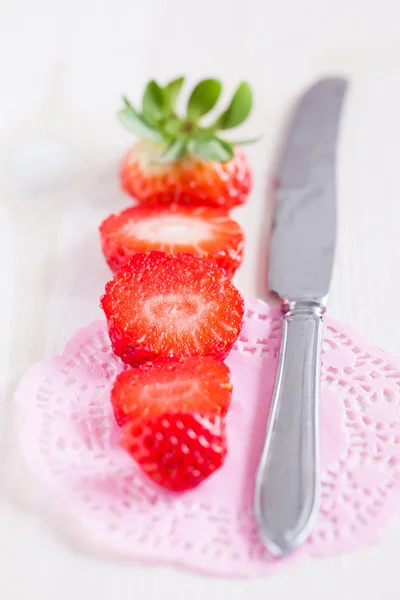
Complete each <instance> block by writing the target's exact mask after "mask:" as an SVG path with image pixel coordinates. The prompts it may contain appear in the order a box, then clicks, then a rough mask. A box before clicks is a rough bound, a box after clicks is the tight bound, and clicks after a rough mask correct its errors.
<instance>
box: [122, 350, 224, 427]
mask: <svg viewBox="0 0 400 600" xmlns="http://www.w3.org/2000/svg"><path fill="white" fill-rule="evenodd" d="M231 395H232V385H231V383H230V381H229V368H228V367H227V366H226V365H225V364H224V363H222V362H220V361H218V360H215V359H214V358H210V357H206V358H188V359H186V360H184V361H179V362H178V361H176V362H167V363H166V362H156V363H146V364H144V365H142V366H140V367H138V368H134V369H128V370H127V371H123V372H122V373H120V374H119V375H118V377H117V379H116V381H115V384H114V387H113V389H112V392H111V402H112V405H113V408H114V414H115V418H116V420H117V422H118V424H119V425H123V424H124V423H126V422H127V421H129V420H141V419H144V418H149V417H154V416H158V415H160V414H164V413H170V414H173V413H175V412H180V411H184V412H190V413H193V412H196V413H206V414H217V415H222V416H224V415H225V414H226V411H227V410H228V406H229V402H230V400H231Z"/></svg>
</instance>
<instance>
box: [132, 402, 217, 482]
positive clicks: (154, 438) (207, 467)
mask: <svg viewBox="0 0 400 600" xmlns="http://www.w3.org/2000/svg"><path fill="white" fill-rule="evenodd" d="M121 445H122V447H123V448H124V449H125V450H126V451H127V452H128V453H129V454H130V455H131V456H132V457H133V458H134V459H135V460H136V461H137V463H138V464H139V465H140V467H141V468H142V469H143V471H144V472H145V473H146V474H147V475H148V476H149V477H150V478H151V479H152V480H153V481H154V482H156V483H157V484H158V485H161V486H163V487H165V488H167V489H169V490H172V491H175V492H178V491H184V490H189V489H191V488H194V487H196V486H197V485H199V483H201V482H202V481H204V479H206V478H207V477H209V476H210V475H211V474H212V473H214V472H215V471H216V470H217V469H219V468H220V467H221V465H222V464H223V462H224V459H225V456H226V452H227V448H226V438H225V425H224V423H223V421H222V419H221V417H220V416H216V415H211V416H204V415H199V414H190V413H186V412H181V413H175V414H172V415H171V414H168V413H167V414H165V415H159V416H155V417H151V418H149V419H145V420H144V421H143V422H141V423H138V422H136V421H130V422H128V423H126V424H125V425H124V426H123V428H122V440H121Z"/></svg>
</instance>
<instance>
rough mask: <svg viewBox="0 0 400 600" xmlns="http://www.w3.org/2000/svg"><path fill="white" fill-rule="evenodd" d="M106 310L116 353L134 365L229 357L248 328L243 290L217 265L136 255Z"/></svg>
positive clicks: (113, 284) (110, 289)
mask: <svg viewBox="0 0 400 600" xmlns="http://www.w3.org/2000/svg"><path fill="white" fill-rule="evenodd" d="M101 306H102V308H103V310H104V312H105V315H106V317H107V323H108V331H109V335H110V339H111V343H112V346H113V349H114V352H115V354H117V355H118V356H120V357H121V359H122V360H123V361H124V362H126V363H128V364H131V365H133V366H134V365H137V363H138V362H144V361H146V360H152V359H155V358H157V357H158V358H160V359H176V358H185V357H189V356H213V357H215V358H218V359H223V358H225V356H227V354H228V352H229V350H230V349H231V347H232V346H233V344H234V343H235V341H236V339H237V337H238V335H239V332H240V329H241V327H242V321H243V313H244V303H243V298H242V296H241V294H240V292H239V291H238V290H237V289H236V288H235V286H234V285H233V284H232V283H231V281H230V280H229V279H228V278H227V277H226V274H225V271H224V270H223V269H222V268H221V267H218V266H217V265H216V264H215V262H214V261H212V260H209V259H205V258H200V257H197V256H193V255H191V254H179V255H176V256H168V255H166V254H165V253H163V252H150V253H148V254H144V253H138V254H135V255H134V256H133V257H132V258H131V259H130V260H129V261H128V262H127V263H126V264H125V265H124V266H123V267H121V269H120V270H119V271H117V272H116V273H115V275H114V278H113V279H112V280H111V281H110V282H108V283H107V285H106V290H105V294H104V296H103V297H102V298H101Z"/></svg>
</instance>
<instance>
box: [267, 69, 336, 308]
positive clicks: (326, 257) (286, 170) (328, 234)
mask: <svg viewBox="0 0 400 600" xmlns="http://www.w3.org/2000/svg"><path fill="white" fill-rule="evenodd" d="M346 90H347V81H346V80H345V79H342V78H330V79H323V80H321V81H318V82H317V83H316V84H315V85H313V86H312V87H311V88H310V89H309V90H308V91H307V92H306V93H305V94H304V96H303V97H302V98H301V100H300V102H299V104H298V106H297V109H296V112H295V115H294V117H293V121H292V124H291V127H290V131H289V135H288V137H287V139H286V144H285V146H284V150H283V153H282V155H281V160H280V163H279V168H278V173H277V176H278V177H277V178H278V182H279V183H278V186H279V187H278V188H277V190H276V207H275V227H274V232H273V235H272V239H271V247H270V258H269V287H270V289H271V290H273V291H274V292H277V293H278V294H279V296H280V297H281V298H292V299H295V298H303V299H318V298H323V297H324V296H326V295H327V293H328V290H329V283H330V279H331V273H332V267H333V257H334V249H335V234H336V208H335V163H336V142H337V136H338V130H339V120H340V115H341V109H342V106H343V100H344V97H345V94H346Z"/></svg>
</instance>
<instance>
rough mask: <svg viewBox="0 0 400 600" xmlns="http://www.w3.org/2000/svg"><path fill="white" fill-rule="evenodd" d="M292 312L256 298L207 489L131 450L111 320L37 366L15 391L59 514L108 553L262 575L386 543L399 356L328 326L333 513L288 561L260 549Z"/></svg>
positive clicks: (399, 482) (399, 480) (329, 509)
mask: <svg viewBox="0 0 400 600" xmlns="http://www.w3.org/2000/svg"><path fill="white" fill-rule="evenodd" d="M280 329H281V322H280V315H279V312H278V311H277V310H276V309H270V308H268V307H267V306H266V305H265V304H264V303H263V302H261V301H258V300H257V301H253V302H247V304H246V313H245V324H244V327H243V330H242V333H241V335H240V338H239V340H238V342H237V344H236V345H235V347H234V349H233V350H232V352H231V353H230V355H229V357H228V359H227V363H228V364H229V366H230V368H231V371H232V382H233V386H234V393H233V400H232V404H231V408H230V410H229V413H228V417H227V434H228V444H229V452H228V457H227V460H226V462H225V464H224V466H223V467H222V468H221V469H220V470H219V471H218V472H217V473H215V474H214V475H213V476H212V477H210V478H209V479H208V480H206V482H204V483H203V484H202V485H201V486H200V487H199V488H197V489H195V490H192V491H190V492H187V493H185V494H182V495H174V494H172V493H168V492H164V491H163V490H161V489H159V488H158V487H156V486H155V485H153V484H152V483H151V482H150V481H149V480H147V478H146V477H145V476H144V475H142V474H141V472H140V471H139V469H138V468H137V467H136V465H135V463H134V462H133V461H132V460H131V458H130V457H129V456H128V455H127V454H126V453H125V452H124V451H123V450H122V449H121V448H120V447H119V444H118V439H119V429H118V427H117V425H116V423H115V421H114V417H113V414H112V410H111V406H110V403H109V392H110V388H111V386H112V383H113V381H114V379H115V377H116V375H117V373H118V372H120V371H121V370H122V369H123V368H124V366H123V364H122V363H121V362H120V361H119V359H117V358H116V357H115V356H114V355H113V354H112V351H111V347H110V342H109V339H108V335H107V329H106V324H105V322H103V321H96V322H94V323H92V324H90V325H88V326H87V327H84V328H83V329H81V330H79V331H78V332H77V333H76V334H75V335H74V337H73V338H72V339H71V340H70V341H69V342H68V344H67V346H66V348H65V350H64V352H63V354H62V355H61V356H58V357H55V358H51V359H49V360H45V361H43V362H41V363H39V364H37V365H35V366H33V367H32V368H31V369H29V371H28V372H27V373H26V374H25V376H24V377H23V378H22V380H21V382H20V385H19V388H18V390H17V393H16V402H17V403H18V405H19V413H20V417H21V421H20V423H21V424H20V428H19V441H20V446H21V450H22V452H23V455H24V457H25V460H26V462H27V463H28V465H29V467H30V470H31V471H32V472H33V474H34V475H35V476H36V477H37V478H38V479H40V480H41V482H42V484H44V485H45V486H46V490H47V493H48V496H49V499H50V500H51V501H52V502H53V504H54V505H56V506H57V507H58V513H59V516H61V517H65V519H66V520H67V521H68V522H72V523H75V525H76V527H75V529H76V530H77V531H79V536H80V538H81V541H82V543H84V544H85V545H87V544H88V543H89V542H90V546H91V547H92V548H95V549H96V550H98V551H99V552H101V553H107V554H108V555H114V556H119V557H120V556H124V557H128V558H130V559H136V560H146V561H150V562H155V563H161V562H163V563H170V564H172V563H173V564H176V565H181V566H185V567H188V568H191V569H195V570H199V571H202V572H205V573H213V574H217V575H226V576H230V575H232V576H252V575H257V574H263V573H268V572H269V571H271V569H274V568H276V567H277V566H278V565H282V564H286V563H287V562H291V561H295V560H297V559H299V558H300V557H304V556H305V555H311V556H327V555H332V554H336V553H341V552H344V551H348V550H353V549H355V548H357V547H358V546H361V545H362V544H364V543H368V542H372V541H374V540H376V539H377V537H378V535H379V533H380V532H381V531H382V529H383V527H384V525H385V524H386V523H387V522H388V521H389V520H390V519H391V518H392V517H394V516H395V515H396V514H397V511H398V507H399V506H400V397H399V389H400V359H399V358H397V357H394V356H391V355H389V354H388V353H385V352H384V351H382V350H379V349H377V348H373V347H371V346H370V344H369V343H368V342H367V341H366V340H365V339H364V338H363V337H361V336H360V335H359V334H358V333H357V332H356V331H355V330H354V328H352V327H350V326H348V325H344V324H342V323H339V322H337V321H334V320H333V319H331V318H329V317H327V318H326V322H325V335H324V342H323V365H322V389H321V444H322V448H321V452H322V471H323V473H322V503H321V509H320V514H319V518H318V522H317V525H316V527H315V529H314V531H313V533H312V535H311V536H310V538H309V540H308V541H307V543H306V544H305V545H304V546H303V548H302V549H301V550H300V551H299V552H298V553H297V554H295V555H293V556H291V557H290V558H289V559H286V560H277V559H274V558H272V557H271V556H270V555H269V553H268V552H267V551H266V550H265V549H264V548H263V546H262V544H261V543H260V541H259V539H258V537H257V532H256V529H255V524H254V521H253V516H252V504H253V501H252V500H253V488H254V475H255V470H256V466H257V463H258V460H259V456H260V453H261V448H262V445H263V441H264V433H265V424H266V420H267V414H268V409H269V403H270V399H271V395H272V389H273V382H274V375H275V371H276V363H277V353H278V349H279V340H280Z"/></svg>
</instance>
